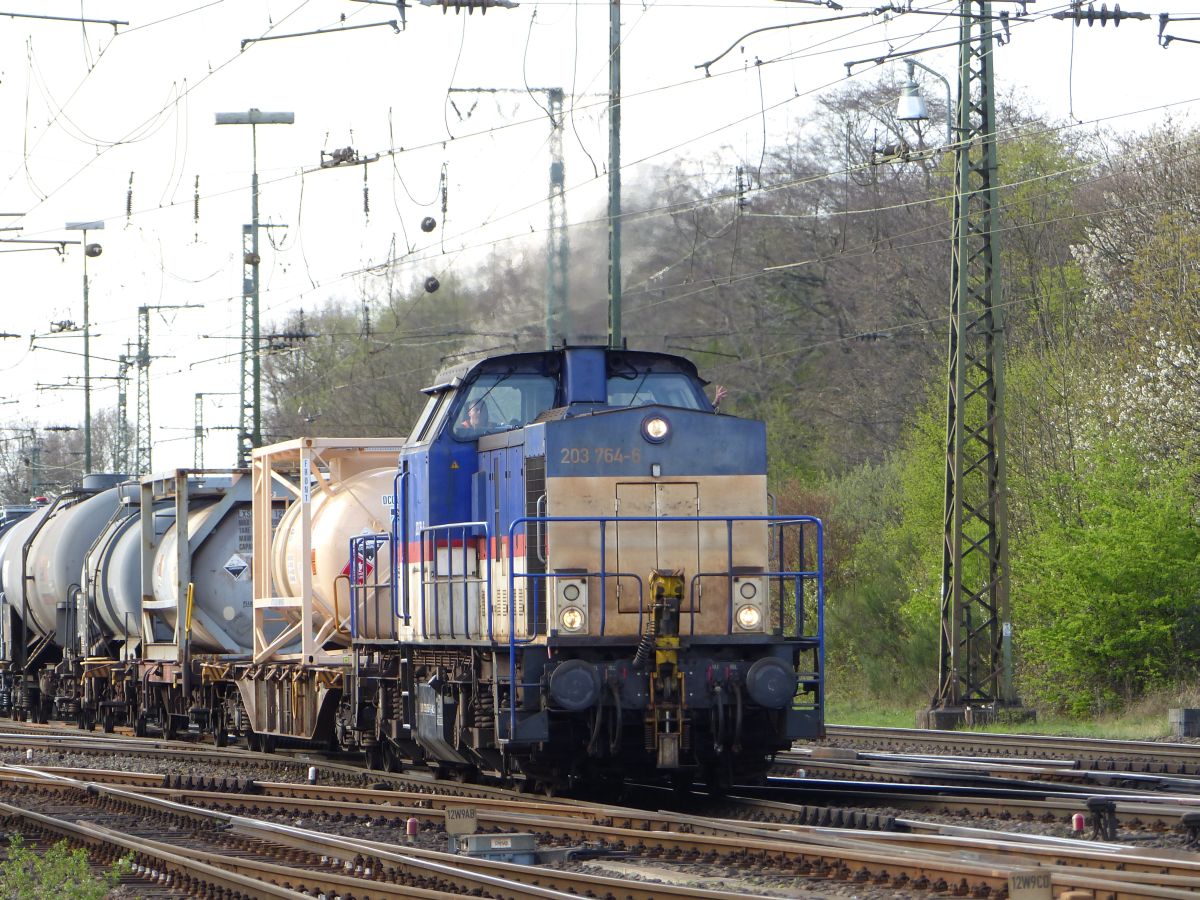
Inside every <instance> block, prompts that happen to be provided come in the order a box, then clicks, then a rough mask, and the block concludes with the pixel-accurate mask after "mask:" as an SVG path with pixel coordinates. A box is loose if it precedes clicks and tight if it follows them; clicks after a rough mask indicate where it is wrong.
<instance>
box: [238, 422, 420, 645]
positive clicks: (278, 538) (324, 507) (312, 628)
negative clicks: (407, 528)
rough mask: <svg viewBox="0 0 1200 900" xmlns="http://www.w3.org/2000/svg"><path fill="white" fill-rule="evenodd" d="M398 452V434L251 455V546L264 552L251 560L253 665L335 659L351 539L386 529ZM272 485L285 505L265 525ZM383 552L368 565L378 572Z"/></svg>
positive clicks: (345, 607)
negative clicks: (285, 495) (282, 493)
mask: <svg viewBox="0 0 1200 900" xmlns="http://www.w3.org/2000/svg"><path fill="white" fill-rule="evenodd" d="M403 445H404V438H402V437H397V438H300V439H298V440H294V441H287V442H286V443H282V444H272V445H270V446H267V447H260V448H258V449H256V450H255V451H254V457H253V479H254V482H253V496H254V501H253V532H254V545H255V546H256V547H262V546H269V547H270V548H271V551H270V553H269V554H262V553H258V554H255V557H254V561H253V575H254V616H255V620H254V638H255V645H254V660H255V662H264V661H267V660H272V659H295V658H297V657H299V658H301V659H302V660H303V661H304V662H306V663H319V662H321V661H326V662H337V663H339V664H340V663H342V662H343V656H344V654H343V653H341V652H340V651H339V650H338V649H337V648H339V647H344V646H346V645H348V643H349V639H350V635H349V630H348V621H349V616H350V596H349V594H350V590H349V587H350V586H349V583H348V578H347V577H346V574H347V572H348V568H349V563H350V539H351V538H352V537H355V536H358V535H370V534H379V533H383V532H388V531H390V529H391V520H392V492H393V484H394V481H395V478H396V470H397V463H398V459H399V453H400V450H401V449H402V447H403ZM279 485H285V486H286V489H287V490H288V492H289V493H290V503H289V505H288V508H287V510H286V511H285V512H284V513H283V516H282V518H280V519H279V523H278V525H277V526H275V527H272V525H271V518H270V508H271V502H272V498H271V492H272V490H273V489H275V490H277V489H278V486H279ZM387 555H388V554H387V553H381V554H380V558H379V559H377V560H372V561H371V563H370V564H371V566H372V567H376V566H379V567H386V566H387V559H386V557H387ZM372 571H373V577H374V578H380V579H386V577H387V574H386V573H384V572H383V571H381V570H380V569H375V568H373V570H372ZM381 593H385V592H381ZM281 622H282V623H283V625H284V627H283V629H282V630H280V629H279V628H278V627H277V626H278V625H279V623H281ZM268 635H269V636H270V637H269V638H268V637H267V636H268ZM297 648H298V649H299V652H298V653H296V652H294V651H295V650H296V649H297Z"/></svg>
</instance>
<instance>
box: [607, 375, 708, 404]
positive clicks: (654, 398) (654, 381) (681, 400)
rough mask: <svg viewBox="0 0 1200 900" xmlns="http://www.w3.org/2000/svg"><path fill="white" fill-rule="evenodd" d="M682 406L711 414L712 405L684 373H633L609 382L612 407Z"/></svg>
mask: <svg viewBox="0 0 1200 900" xmlns="http://www.w3.org/2000/svg"><path fill="white" fill-rule="evenodd" d="M650 404H661V405H662V406H678V407H681V408H683V409H703V410H710V409H711V408H712V407H711V404H709V402H708V401H707V399H706V398H705V397H704V394H703V393H702V392H701V391H700V390H699V388H698V387H697V386H696V383H695V381H694V380H693V379H692V378H691V377H690V376H688V375H685V374H684V373H683V372H629V373H621V374H619V375H611V376H609V379H608V405H609V406H648V405H650Z"/></svg>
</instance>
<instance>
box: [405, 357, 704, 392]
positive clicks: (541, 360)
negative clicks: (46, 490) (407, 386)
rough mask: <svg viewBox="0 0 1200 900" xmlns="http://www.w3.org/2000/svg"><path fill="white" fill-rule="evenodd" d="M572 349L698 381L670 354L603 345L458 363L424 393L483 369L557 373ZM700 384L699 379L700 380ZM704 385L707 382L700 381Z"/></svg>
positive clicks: (690, 368) (691, 370) (691, 369)
mask: <svg viewBox="0 0 1200 900" xmlns="http://www.w3.org/2000/svg"><path fill="white" fill-rule="evenodd" d="M574 350H593V351H594V350H605V351H606V354H605V355H606V358H607V360H608V363H609V365H612V364H614V363H623V364H627V365H633V366H646V367H647V368H649V367H652V366H656V365H662V366H663V367H664V368H665V369H666V370H668V371H676V372H680V371H681V372H684V373H686V374H688V375H691V376H693V377H695V378H699V377H700V375H699V372H697V370H696V366H695V364H694V363H692V361H691V360H689V359H687V358H686V357H683V356H676V355H675V354H673V353H658V352H656V351H653V350H626V349H611V348H609V347H606V346H604V345H599V346H597V345H585V346H578V347H576V346H568V347H561V348H558V349H556V350H537V351H532V352H526V353H505V354H502V355H500V356H489V357H487V358H485V359H482V360H478V361H477V362H467V363H459V364H457V365H454V366H450V367H449V368H446V369H443V370H442V371H440V372H438V374H437V377H436V378H435V379H434V381H433V384H431V385H430V386H429V387H427V388H425V390H424V392H425V393H427V394H428V393H432V392H434V391H436V390H440V389H442V388H446V387H453V386H455V385H457V384H459V383H461V382H463V381H465V380H467V378H468V377H469V376H471V375H473V374H474V373H476V372H477V371H480V370H487V369H505V368H517V369H521V368H528V369H529V370H531V371H539V372H547V373H551V372H557V371H561V368H562V363H563V357H564V356H565V355H566V354H568V353H571V352H572V351H574ZM701 380H702V381H703V379H701ZM704 383H705V384H707V383H708V382H704Z"/></svg>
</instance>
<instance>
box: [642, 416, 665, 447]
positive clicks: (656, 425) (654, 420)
mask: <svg viewBox="0 0 1200 900" xmlns="http://www.w3.org/2000/svg"><path fill="white" fill-rule="evenodd" d="M670 433H671V425H670V423H669V422H668V421H667V420H666V419H664V418H663V417H662V416H651V417H650V418H648V419H646V421H644V422H643V423H642V435H643V436H644V437H645V438H646V440H648V441H652V442H653V443H655V444H661V443H662V442H663V441H665V440H666V439H667V435H669V434H670Z"/></svg>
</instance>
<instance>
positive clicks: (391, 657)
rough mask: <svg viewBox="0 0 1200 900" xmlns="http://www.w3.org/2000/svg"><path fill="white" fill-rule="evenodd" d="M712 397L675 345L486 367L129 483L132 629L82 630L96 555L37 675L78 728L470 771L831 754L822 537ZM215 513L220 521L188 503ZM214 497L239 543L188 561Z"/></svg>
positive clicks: (560, 776) (605, 769)
mask: <svg viewBox="0 0 1200 900" xmlns="http://www.w3.org/2000/svg"><path fill="white" fill-rule="evenodd" d="M704 387H705V382H704V381H703V380H702V379H701V378H700V376H699V374H698V373H697V370H696V368H695V367H694V366H693V365H692V363H691V362H689V361H688V360H686V359H684V358H682V357H678V356H673V355H670V354H665V353H654V352H645V351H634V350H627V349H613V348H606V347H565V348H559V349H553V350H545V351H539V352H526V353H515V354H509V355H503V356H493V357H489V358H486V359H483V360H481V361H479V362H475V363H468V364H462V365H459V366H455V367H453V368H451V369H448V370H446V371H444V372H442V373H441V374H439V375H438V377H437V378H436V379H435V380H434V383H433V384H432V385H431V386H430V387H428V388H427V389H426V390H425V394H426V395H427V400H426V403H425V407H424V410H423V411H422V413H421V414H420V416H419V418H418V420H417V422H416V424H415V427H414V428H413V430H412V432H411V434H409V435H408V436H407V438H399V439H394V440H389V439H347V438H337V439H333V438H326V439H322V438H300V439H297V440H293V441H288V442H284V443H280V444H274V445H271V446H268V447H262V448H258V449H256V450H255V451H254V454H253V462H252V468H251V470H250V471H249V472H248V473H247V472H240V473H239V472H229V473H221V474H220V476H219V477H217V476H214V475H213V474H212V473H198V472H188V471H182V470H181V471H180V472H178V473H176V474H175V476H174V477H173V479H172V478H162V477H159V478H157V479H146V480H145V481H144V482H143V485H142V491H141V494H140V501H139V503H138V504H137V507H138V512H137V515H138V516H140V517H141V520H142V521H143V524H142V526H141V528H140V530H139V532H138V533H139V534H141V535H142V555H141V557H140V560H139V571H140V573H141V595H140V598H139V599H140V601H141V604H142V607H143V611H142V617H141V621H143V622H144V623H145V624H144V625H143V627H142V630H141V633H140V634H139V633H130V632H129V631H128V630H126V632H125V633H121V632H120V631H119V630H118V629H116V628H113V627H107V628H104V627H101V628H100V629H99V631H100V632H102V633H103V635H102V636H103V638H104V639H103V640H98V639H97V628H96V623H97V622H99V623H100V625H101V626H103V625H104V624H105V623H108V622H110V621H111V624H113V625H116V624H119V623H117V622H116V621H115V616H114V615H107V616H106V615H100V616H97V615H96V614H95V613H94V609H95V608H96V605H97V603H98V602H99V601H100V600H102V599H103V598H98V597H97V596H96V585H97V584H102V583H104V571H103V567H104V565H105V563H104V562H103V560H100V561H98V562H97V563H96V565H98V566H99V571H98V572H97V571H95V570H94V568H93V571H92V572H91V574H89V573H88V572H87V571H86V570H84V571H83V573H82V574H81V575H80V580H79V583H78V586H77V588H76V590H75V592H74V603H75V605H74V606H73V607H72V606H71V603H70V602H68V599H69V598H63V602H64V604H65V605H66V607H67V608H68V609H69V610H72V612H71V616H69V617H66V618H64V623H63V627H64V628H66V629H67V630H68V631H70V632H71V634H72V635H73V637H72V638H71V639H70V640H67V641H62V640H60V641H59V643H60V644H65V645H66V646H67V648H68V649H67V650H66V651H65V652H63V653H61V654H60V655H59V657H58V658H56V659H54V660H52V663H53V664H52V666H51V664H50V663H47V666H48V667H50V668H51V669H52V670H53V671H54V672H55V673H56V675H55V679H57V680H55V679H46V678H42V679H41V680H40V682H39V683H40V685H41V686H42V687H43V688H44V689H45V690H48V691H50V692H51V693H56V694H57V695H59V696H64V695H68V694H70V695H71V696H72V697H73V699H72V701H71V703H69V704H66V707H67V708H69V709H71V710H76V711H77V713H76V714H77V716H78V718H79V721H80V723H81V724H84V725H88V724H91V723H92V722H95V721H102V722H104V723H105V725H106V727H108V726H111V725H112V724H113V723H114V722H115V723H121V722H131V723H136V725H137V727H138V728H139V729H140V730H141V731H143V732H145V731H147V730H155V729H162V730H163V731H164V732H167V733H171V734H177V733H181V732H182V731H184V730H187V729H190V730H192V731H199V732H202V733H206V734H210V735H211V736H212V737H213V738H214V739H215V740H217V741H218V742H219V743H223V742H225V741H228V740H231V739H235V738H239V737H244V738H245V739H246V740H247V741H248V742H249V744H250V746H251V747H255V748H260V749H267V750H269V749H271V748H272V747H274V746H276V745H277V744H278V742H279V741H282V740H286V741H297V740H300V741H306V742H313V743H316V744H319V745H321V746H328V747H337V748H341V749H343V750H358V751H362V752H364V753H365V754H366V756H367V758H368V760H369V761H370V762H371V763H372V764H373V765H375V766H377V767H389V766H390V767H394V766H399V765H402V764H418V765H425V766H428V767H430V768H432V769H434V770H435V771H437V772H439V773H442V774H446V775H451V776H457V777H463V778H469V777H473V776H474V775H476V774H478V773H481V772H484V773H490V774H493V775H498V776H500V777H504V778H510V779H521V780H524V781H526V782H528V783H540V784H543V785H545V786H548V787H556V788H557V787H559V786H563V785H569V784H572V783H577V782H579V781H581V780H590V779H595V778H606V777H624V776H629V775H638V776H643V777H669V778H671V779H672V780H674V781H675V782H677V783H679V782H683V783H687V782H689V781H690V780H691V779H692V778H695V777H701V778H703V779H704V780H706V781H707V782H708V783H709V784H714V785H719V784H723V783H727V782H729V781H730V780H731V779H735V778H738V779H740V778H746V777H753V776H756V775H759V774H761V773H762V772H763V771H764V770H765V767H766V765H767V763H768V761H769V758H770V756H771V754H772V753H774V752H776V751H778V750H780V749H783V748H786V747H788V746H790V745H791V744H792V743H793V742H794V741H795V740H798V739H815V738H819V737H821V736H823V732H824V651H823V629H824V620H823V610H824V580H823V564H822V557H823V549H824V548H823V531H822V524H821V522H820V521H819V520H818V519H816V518H813V517H810V516H804V515H790V514H779V513H777V512H776V511H774V510H773V508H772V507H773V501H772V498H771V496H770V494H769V493H768V491H767V450H766V429H765V425H764V423H762V422H761V421H754V420H747V419H741V418H737V417H734V416H729V415H724V414H721V413H720V412H719V411H718V410H717V409H716V408H714V406H713V404H712V403H711V402H710V401H709V400H708V398H707V396H706V394H705V392H704ZM222 479H224V480H222ZM156 485H157V486H159V487H158V488H155V486H156ZM164 485H175V487H174V489H173V490H170V491H165V492H164V491H163V490H161V489H160V488H161V487H162V486H164ZM181 494H182V495H183V496H184V499H183V500H182V501H181V500H180V495H181ZM247 495H248V497H249V500H248V501H247ZM189 497H190V498H191V499H188V498H189ZM203 497H208V499H207V500H206V501H205V502H204V505H205V506H206V507H212V508H213V512H211V513H210V514H209V518H208V519H207V520H201V519H197V518H196V516H195V513H189V512H188V508H189V507H188V504H189V503H195V502H198V498H203ZM227 497H228V498H230V499H224V498H227ZM233 498H237V499H236V500H235V499H233ZM222 503H223V504H224V505H223V506H222V507H221V509H222V510H228V514H229V515H231V516H235V523H236V527H234V528H233V532H232V534H231V538H230V539H231V540H232V541H233V543H232V544H220V545H219V546H218V547H217V549H215V550H213V551H210V553H209V557H210V558H209V560H208V561H207V562H205V563H204V565H202V566H201V565H196V564H194V562H193V558H192V557H191V556H189V554H190V553H195V552H198V551H199V549H200V547H201V546H202V544H203V540H199V541H198V540H196V538H197V536H202V533H207V531H214V532H215V530H216V528H215V526H216V524H217V523H218V522H219V521H220V520H221V518H222V516H224V515H225V513H222V512H220V511H218V510H217V506H218V505H219V504H222ZM235 511H239V512H236V514H235ZM127 514H130V515H132V513H128V508H127ZM147 516H148V517H150V518H151V522H150V524H146V522H145V517H147ZM116 518H117V517H116V516H114V521H115V519H116ZM205 521H207V522H208V527H207V529H206V528H205V524H204V523H205ZM179 523H183V526H184V527H187V528H191V529H192V531H191V532H190V534H191V536H190V537H189V536H188V534H177V533H176V531H177V530H178V529H179V528H180V527H181V526H180V524H179ZM189 523H194V524H189ZM110 527H111V526H110ZM130 528H132V526H130ZM196 529H199V531H197V530H196ZM98 538H99V535H97V541H96V542H95V543H96V545H97V546H96V547H92V548H91V549H92V551H93V553H94V552H96V551H97V547H99V546H101V545H103V541H100V540H98ZM130 540H132V538H131V539H130ZM10 546H11V542H10ZM27 549H28V548H27ZM3 554H4V547H3V545H2V544H0V563H3V559H4V557H3ZM147 554H150V555H149V556H147ZM226 554H228V556H229V558H228V559H226V558H225V555H226ZM147 560H149V561H147ZM22 564H23V565H26V564H25V563H22ZM193 570H195V571H197V572H201V571H204V572H208V573H209V574H214V575H216V578H215V580H214V579H210V581H212V584H211V585H208V584H205V583H204V582H203V579H202V578H201V577H200V576H198V575H196V574H194V573H193ZM0 571H3V573H4V576H3V577H4V583H3V585H2V587H3V588H4V590H5V591H6V592H7V591H8V590H9V584H10V576H9V575H8V570H7V569H3V568H0ZM156 571H157V572H158V575H157V576H156V575H155V572H156ZM22 572H24V570H22ZM21 577H22V578H23V579H24V577H25V576H24V575H23V574H22V576H21ZM155 577H157V579H158V580H157V582H156V581H155ZM22 583H24V581H23V582H22ZM234 588H237V590H236V591H235V590H233V589H234ZM214 592H215V593H214ZM231 598H236V599H231ZM147 604H149V606H150V608H151V610H152V611H153V613H154V615H153V617H152V619H153V620H152V619H151V618H147V617H146V612H145V609H144V608H145V607H146V606H147ZM110 605H111V604H110ZM8 607H9V608H10V609H12V604H11V603H9V604H8ZM123 608H124V607H122V609H123ZM201 613H203V614H204V615H203V616H201V615H200V614H201ZM67 618H69V619H70V621H67V620H66V619H67ZM81 623H92V624H91V626H90V627H91V631H90V632H88V627H89V626H86V625H85V624H81ZM218 626H219V627H218ZM155 629H157V630H155ZM43 630H47V629H43ZM85 633H86V634H85ZM221 636H224V637H225V638H226V639H227V641H226V643H227V644H230V645H229V646H222V640H221ZM84 637H87V638H89V639H90V643H88V642H86V641H84ZM26 658H27V656H26ZM7 677H8V683H10V684H13V685H17V687H14V688H13V690H14V691H16V692H17V693H18V694H19V693H20V687H19V685H21V684H25V685H26V686H31V685H32V684H33V683H34V681H35V678H34V677H33V675H32V674H31V673H29V672H17V673H15V675H12V674H10V675H9V676H7ZM52 682H53V683H52ZM2 699H3V698H0V700H2ZM40 702H41V703H42V704H43V707H42V708H45V704H46V703H47V701H46V700H45V699H44V698H43V699H42V700H41V701H40ZM61 705H62V704H60V706H61ZM14 707H15V708H21V707H22V705H21V703H19V702H17V703H14Z"/></svg>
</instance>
